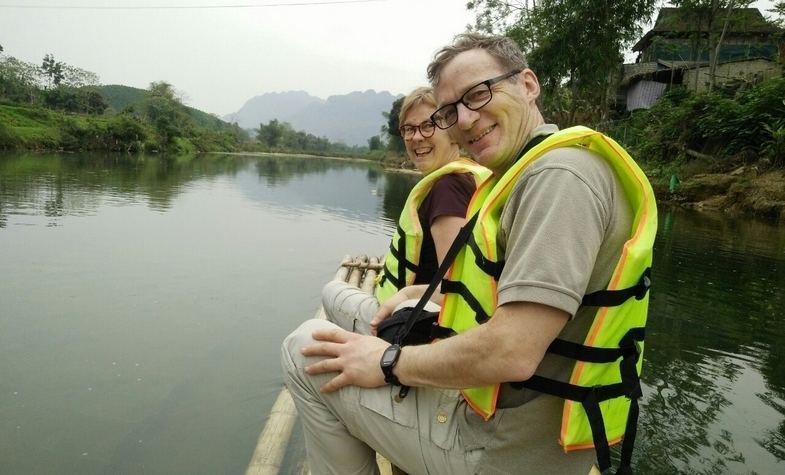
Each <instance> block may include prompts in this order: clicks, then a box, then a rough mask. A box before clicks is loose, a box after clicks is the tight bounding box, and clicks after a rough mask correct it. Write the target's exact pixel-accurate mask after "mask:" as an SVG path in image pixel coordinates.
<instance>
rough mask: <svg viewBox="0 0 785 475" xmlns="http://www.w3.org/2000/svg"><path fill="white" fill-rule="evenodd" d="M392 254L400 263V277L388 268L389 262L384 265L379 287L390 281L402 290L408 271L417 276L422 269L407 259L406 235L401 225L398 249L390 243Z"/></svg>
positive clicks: (399, 227)
mask: <svg viewBox="0 0 785 475" xmlns="http://www.w3.org/2000/svg"><path fill="white" fill-rule="evenodd" d="M390 254H391V255H392V256H393V257H395V259H396V260H397V261H398V275H394V274H393V272H392V271H391V270H390V268H389V267H387V262H386V261H385V263H384V272H383V273H382V278H381V279H380V280H379V285H384V282H385V281H387V280H389V281H390V283H392V284H393V285H394V286H395V288H397V289H402V288H404V287H406V269H409V270H410V271H412V272H414V274H415V275H416V274H417V273H419V272H420V267H419V266H418V265H417V264H415V263H414V262H412V261H410V260H408V259H406V233H404V232H403V228H401V226H400V224H399V225H398V247H396V246H395V245H394V244H393V242H392V241H391V242H390Z"/></svg>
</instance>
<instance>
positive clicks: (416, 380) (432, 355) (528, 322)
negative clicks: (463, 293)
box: [393, 302, 569, 388]
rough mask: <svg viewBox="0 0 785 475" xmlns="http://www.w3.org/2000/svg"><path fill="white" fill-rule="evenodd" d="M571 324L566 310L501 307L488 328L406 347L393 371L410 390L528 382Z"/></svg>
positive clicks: (526, 305) (533, 305) (514, 305)
mask: <svg viewBox="0 0 785 475" xmlns="http://www.w3.org/2000/svg"><path fill="white" fill-rule="evenodd" d="M568 320H569V315H568V314H567V313H566V312H564V311H562V310H558V309H555V308H553V307H548V306H546V305H541V304H536V303H528V302H516V303H510V304H506V305H502V306H501V307H499V308H498V309H497V310H496V313H495V314H494V316H493V318H491V319H490V320H489V321H488V322H487V323H485V324H484V325H480V326H478V327H476V328H473V329H471V330H469V331H467V332H465V333H462V334H460V335H456V336H454V337H451V338H447V339H445V340H441V341H439V342H437V343H435V344H431V345H422V346H409V347H404V348H403V351H402V352H401V357H400V359H399V360H398V364H397V365H396V367H395V370H394V371H393V372H394V373H395V375H396V376H397V377H398V379H399V380H400V381H401V383H403V384H406V385H408V386H433V387H441V388H466V387H474V386H482V385H486V384H495V383H499V382H509V381H524V380H527V379H529V378H530V377H531V376H532V375H533V374H534V371H535V370H536V369H537V366H539V364H540V361H542V358H543V356H544V355H545V350H547V349H548V346H549V345H550V344H551V342H552V341H553V340H554V339H555V338H556V337H557V336H558V335H559V333H560V332H561V330H562V328H564V325H565V324H566V323H567V321H568ZM456 368H460V371H456Z"/></svg>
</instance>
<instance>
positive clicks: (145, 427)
mask: <svg viewBox="0 0 785 475" xmlns="http://www.w3.org/2000/svg"><path fill="white" fill-rule="evenodd" d="M412 184H413V181H412V178H411V177H406V176H399V175H387V174H384V173H383V172H381V171H380V170H378V169H377V168H374V167H373V166H370V165H365V164H357V163H349V162H340V161H327V160H316V159H310V160H304V159H292V158H247V157H245V158H236V157H218V156H216V157H209V158H196V159H185V158H182V159H161V158H146V159H142V158H126V157H102V156H82V155H67V156H66V155H0V473H4V474H5V473H11V474H28V473H80V474H103V473H148V474H149V473H152V474H169V473H182V474H191V473H204V474H214V473H237V474H239V473H243V471H244V469H245V467H246V465H247V463H248V460H249V458H250V456H251V453H252V451H253V448H254V445H255V443H256V438H257V436H258V434H259V432H260V430H261V428H262V426H263V424H264V421H265V419H266V416H267V413H268V411H269V409H270V407H271V406H272V403H273V400H274V398H275V397H276V396H277V393H278V391H279V389H280V385H281V374H280V369H279V364H278V345H279V343H280V341H281V340H282V338H283V337H284V336H285V335H286V334H287V333H288V332H289V331H290V330H291V329H292V328H293V327H294V326H296V325H297V324H298V323H299V322H300V321H302V320H303V319H305V318H308V317H310V316H312V315H313V314H314V312H315V310H316V308H317V306H318V303H319V299H318V297H319V289H320V288H321V286H322V284H323V283H324V282H325V281H327V280H328V279H330V278H331V276H332V274H333V273H334V271H335V268H336V265H337V262H338V261H339V260H340V258H341V257H342V256H343V255H345V254H359V253H363V252H367V253H374V254H381V253H383V251H384V249H385V248H386V246H387V242H388V236H389V234H390V233H391V231H392V227H393V225H392V220H391V217H394V216H396V215H397V213H398V212H399V211H400V207H401V206H402V203H403V200H404V199H405V196H406V194H407V193H408V190H409V189H410V187H411V186H412ZM660 222H661V229H660V234H659V237H658V242H657V250H656V251H657V253H656V257H655V261H656V262H655V270H654V277H655V285H656V290H655V293H654V294H653V296H652V300H651V302H652V310H651V315H650V326H649V328H650V330H649V334H648V342H647V353H646V359H647V361H646V365H645V368H644V381H645V401H644V412H643V415H642V421H641V427H640V430H639V438H638V440H639V443H638V445H637V457H636V458H637V466H638V468H639V471H640V473H677V472H681V473H782V472H783V470H785V367H780V366H779V365H778V362H780V361H785V321H783V320H785V317H784V316H783V309H784V308H785V297H783V292H785V228H783V227H776V226H772V225H767V224H765V223H759V222H753V221H747V220H730V219H728V218H724V217H721V216H717V217H715V216H707V215H697V214H688V213H684V212H671V213H668V212H667V211H665V210H663V211H662V214H661V217H660ZM290 458H291V457H290ZM292 464H296V462H293V463H292Z"/></svg>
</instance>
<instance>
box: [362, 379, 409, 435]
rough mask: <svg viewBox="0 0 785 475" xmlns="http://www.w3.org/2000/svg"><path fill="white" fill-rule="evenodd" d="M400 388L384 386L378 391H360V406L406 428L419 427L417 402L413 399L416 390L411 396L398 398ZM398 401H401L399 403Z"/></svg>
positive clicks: (377, 389)
mask: <svg viewBox="0 0 785 475" xmlns="http://www.w3.org/2000/svg"><path fill="white" fill-rule="evenodd" d="M400 390H401V388H400V386H382V387H380V388H376V389H362V390H360V401H359V402H360V405H361V406H362V407H364V408H366V409H368V410H370V411H373V412H375V413H376V414H379V415H380V416H382V417H385V418H387V419H389V420H390V421H392V422H395V423H396V424H400V425H402V426H405V427H415V426H416V425H417V401H416V400H415V399H416V398H415V397H413V394H411V393H413V392H414V391H415V389H414V388H412V389H411V390H410V393H409V395H408V396H407V397H406V398H404V399H400V398H398V397H397V396H398V392H399V391H400ZM397 400H400V402H399V401H397Z"/></svg>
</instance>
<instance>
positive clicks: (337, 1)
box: [0, 0, 388, 10]
mask: <svg viewBox="0 0 785 475" xmlns="http://www.w3.org/2000/svg"><path fill="white" fill-rule="evenodd" d="M386 1H388V0H325V1H314V2H296V3H260V4H248V3H245V4H235V5H148V6H142V5H129V6H122V5H95V6H89V5H0V8H22V9H27V10H215V9H229V8H271V7H307V6H317V5H342V4H349V3H377V2H386Z"/></svg>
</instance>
